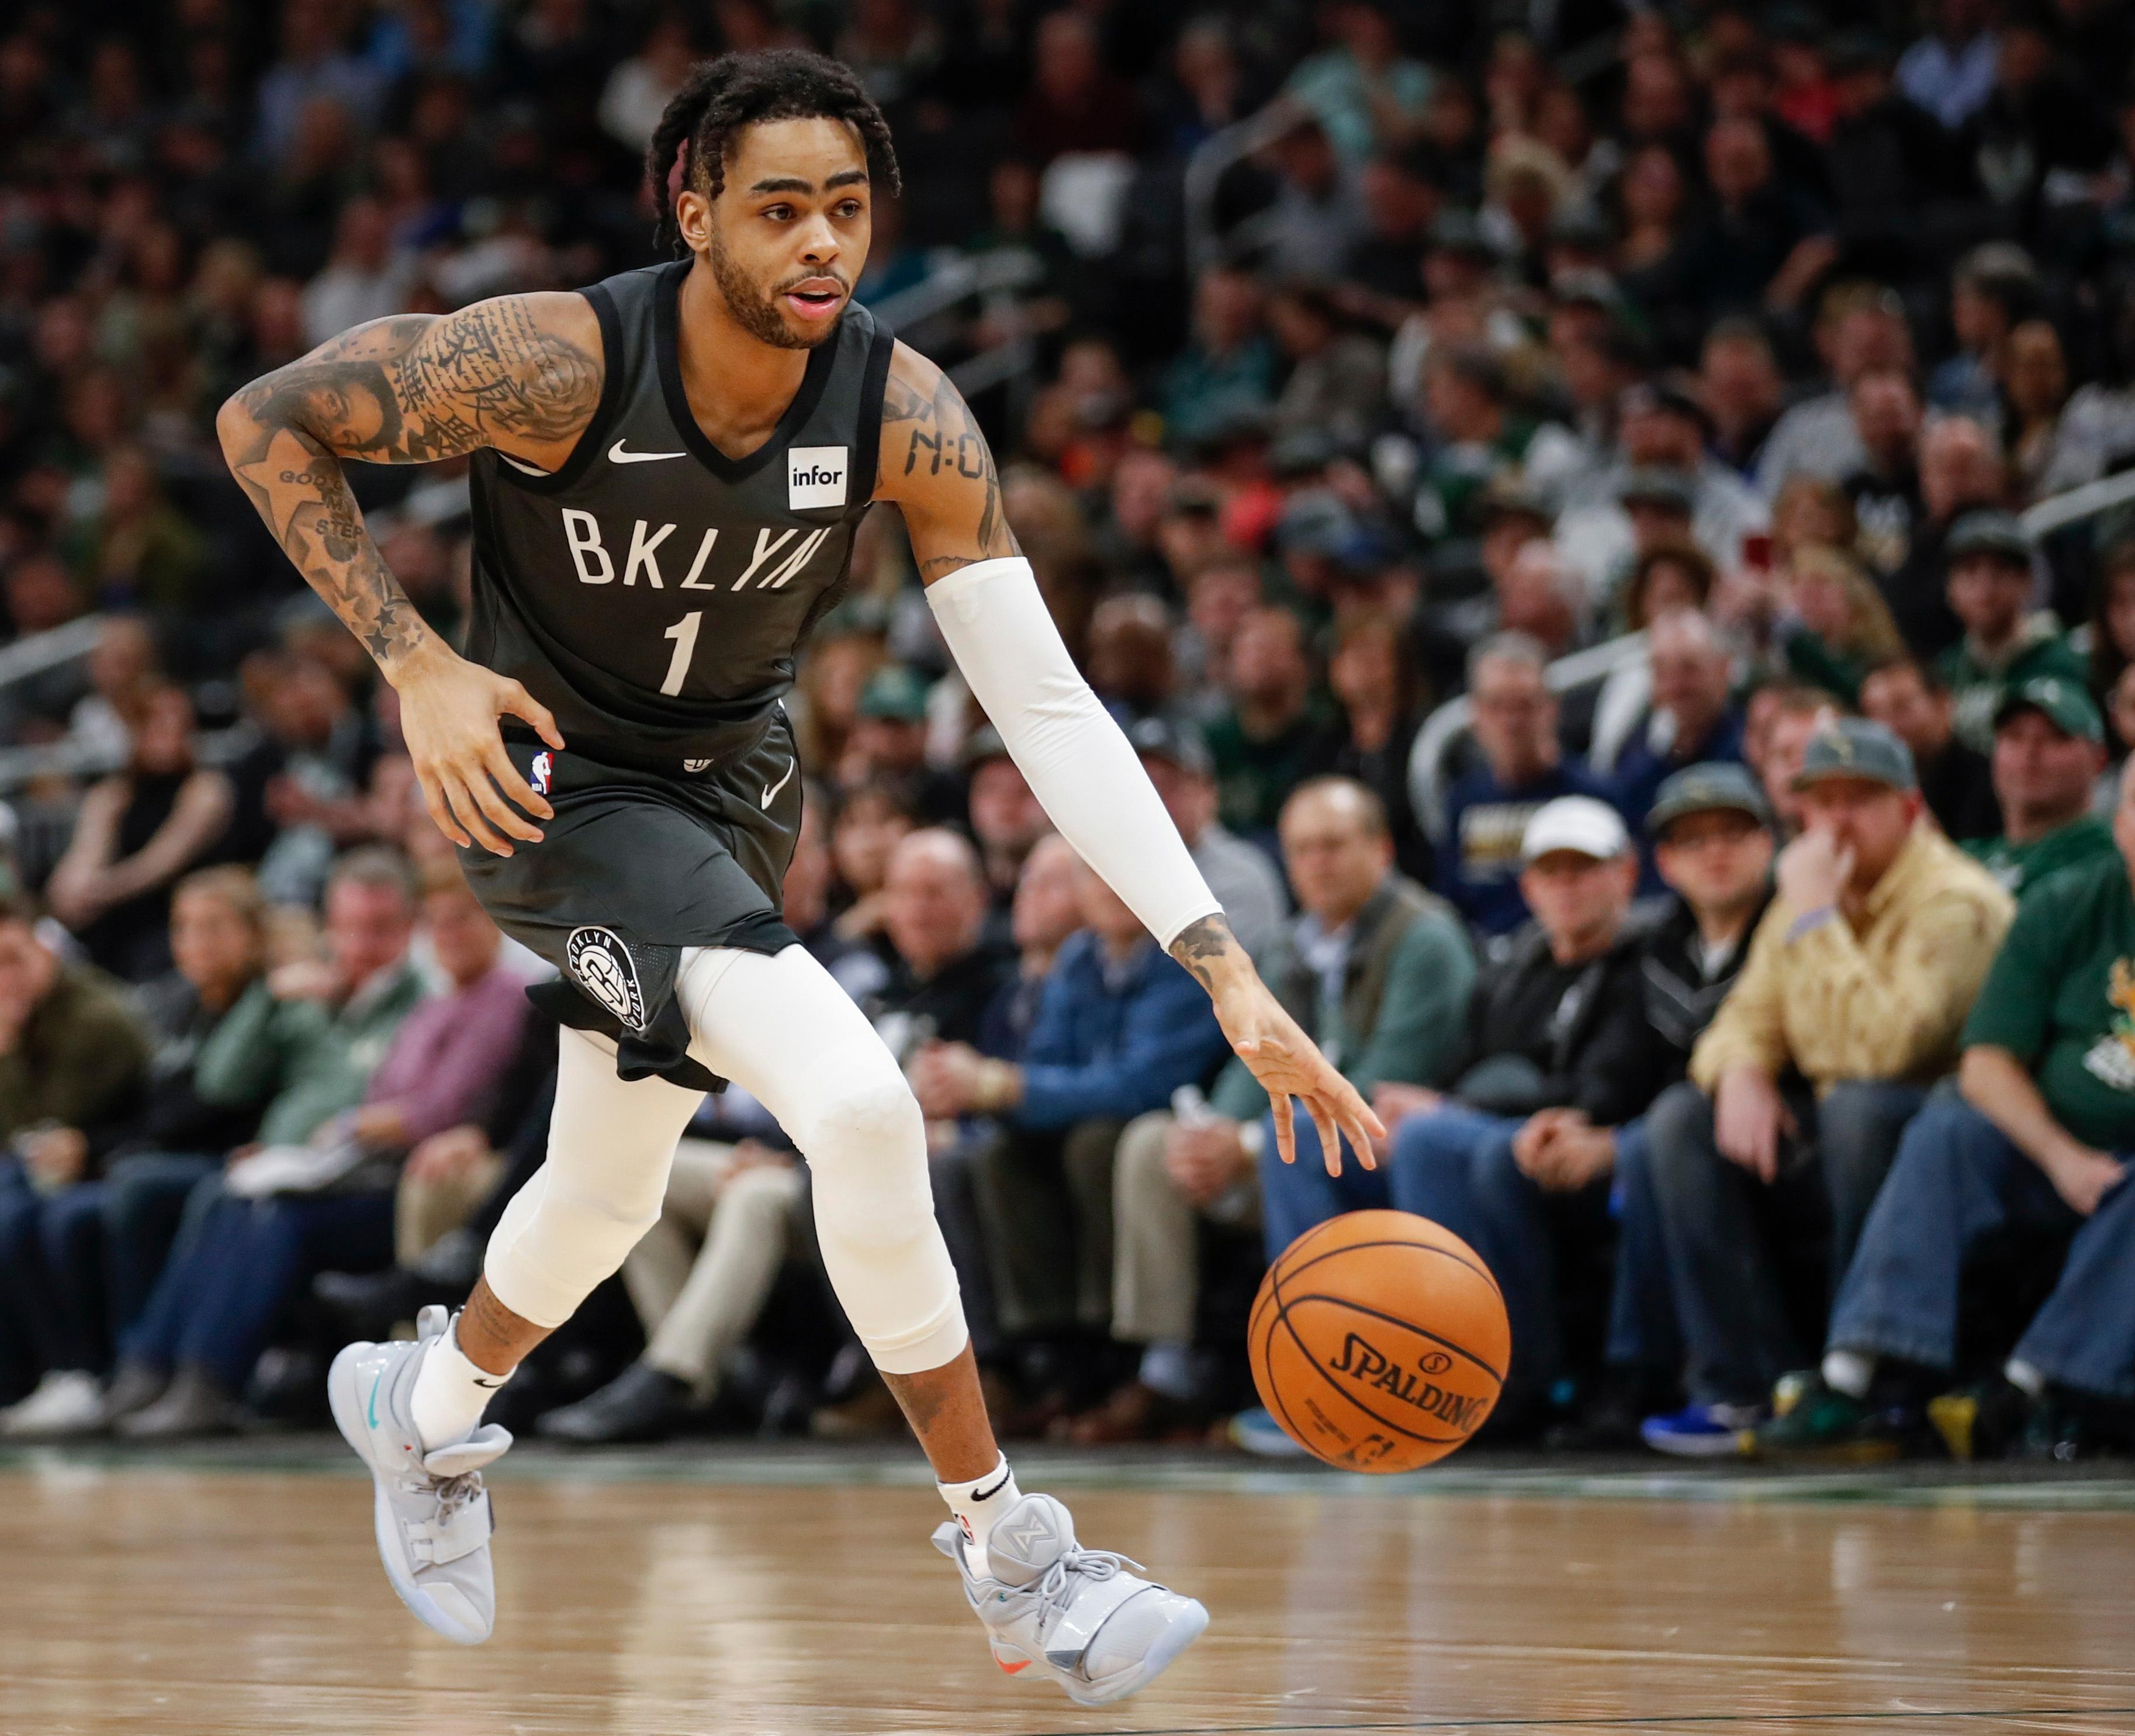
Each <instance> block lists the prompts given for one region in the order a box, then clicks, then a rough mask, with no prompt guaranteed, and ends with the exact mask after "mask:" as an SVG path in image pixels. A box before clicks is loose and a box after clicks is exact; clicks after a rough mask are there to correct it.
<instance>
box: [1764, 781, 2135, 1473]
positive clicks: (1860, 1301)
mask: <svg viewBox="0 0 2135 1736" xmlns="http://www.w3.org/2000/svg"><path fill="white" fill-rule="evenodd" d="M2113 830H2114V833H2115V836H2116V838H2117V840H2118V845H2119V848H2118V850H2117V851H2112V852H2109V853H2108V854H2105V855H2102V856H2099V857H2097V858H2095V859H2094V860H2093V861H2089V862H2087V863H2085V864H2084V866H2080V867H2075V868H2071V869H2070V870H2068V871H2067V872H2066V873H2065V874H2064V875H2061V876H2060V877H2059V879H2058V880H2056V882H2055V887H2056V890H2055V896H2054V897H2052V898H2051V899H2044V898H2041V899H2036V900H2031V901H2030V902H2028V903H2027V904H2025V905H2024V907H2023V908H2022V909H2021V910H2020V911H2019V912H2018V914H2017V917H2016V922H2015V924H2013V925H2012V927H2011V929H2010V930H2009V935H2008V938H2007V941H2006V942H2005V943H2003V945H2002V950H2001V952H2000V953H1999V954H1998V955H1997V958H1995V961H1994V967H1993V969H1992V971H1990V972H1988V973H1987V980H1986V982H1985V983H1984V984H1983V985H1982V987H1981V989H1980V992H1979V998H1978V1003H1977V1004H1976V1005H1975V1006H1973V1008H1972V1011H1971V1016H1970V1017H1969V1018H1968V1020H1967V1021H1966V1022H1965V1026H1964V1033H1963V1042H1964V1054H1963V1061H1962V1063H1961V1064H1960V1066H1959V1069H1958V1090H1957V1091H1949V1090H1943V1091H1939V1092H1937V1093H1935V1095H1934V1097H1933V1098H1930V1099H1929V1103H1928V1104H1927V1107H1926V1108H1924V1109H1923V1110H1922V1111H1921V1112H1920V1115H1919V1117H1918V1118H1916V1119H1915V1121H1914V1123H1913V1124H1912V1126H1911V1127H1909V1128H1908V1129H1907V1130H1906V1132H1905V1140H1904V1142H1903V1143H1902V1144H1900V1147H1899V1148H1898V1155H1897V1161H1895V1163H1894V1164H1893V1165H1892V1166H1891V1174H1890V1177H1889V1179H1888V1180H1887V1181H1886V1182H1885V1183H1884V1185H1883V1190H1882V1193H1881V1195H1879V1196H1878V1198H1877V1200H1876V1207H1875V1210H1873V1211H1872V1212H1871V1213H1870V1214H1869V1216H1868V1220H1867V1223H1866V1226H1865V1227H1864V1229H1862V1232H1861V1241H1860V1244H1859V1246H1858V1247H1857V1249H1855V1251H1854V1254H1853V1258H1852V1263H1850V1264H1849V1265H1848V1266H1847V1268H1846V1269H1845V1272H1844V1275H1843V1277H1842V1280H1841V1282H1840V1283H1839V1285H1838V1293H1837V1300H1836V1302H1834V1303H1833V1304H1832V1312H1831V1323H1830V1326H1829V1329H1828V1332H1827V1333H1826V1335H1825V1340H1824V1353H1823V1361H1822V1364H1821V1365H1820V1366H1819V1368H1818V1371H1817V1373H1816V1375H1814V1376H1813V1378H1812V1379H1810V1380H1808V1381H1806V1382H1804V1383H1802V1384H1801V1390H1800V1391H1799V1393H1798V1394H1797V1396H1796V1398H1795V1401H1794V1409H1792V1410H1791V1411H1790V1412H1789V1414H1788V1415H1787V1416H1786V1417H1785V1418H1783V1419H1781V1420H1779V1421H1778V1422H1774V1423H1769V1424H1768V1425H1766V1427H1765V1428H1762V1429H1760V1431H1759V1432H1758V1441H1757V1444H1758V1446H1759V1447H1760V1448H1761V1449H1762V1450H1764V1451H1765V1452H1789V1451H1800V1450H1803V1449H1805V1448H1806V1449H1810V1450H1828V1449H1830V1448H1832V1447H1849V1446H1853V1445H1856V1444H1857V1443H1881V1444H1883V1445H1884V1447H1885V1450H1886V1451H1888V1450H1891V1446H1890V1443H1892V1442H1893V1441H1894V1439H1895V1435H1896V1433H1898V1431H1900V1430H1901V1429H1903V1428H1905V1427H1907V1426H1908V1425H1910V1426H1915V1427H1916V1426H1917V1424H1918V1421H1919V1409H1918V1407H1919V1404H1920V1399H1922V1398H1923V1397H1924V1396H1926V1395H1927V1394H1932V1393H1934V1392H1935V1391H1936V1390H1937V1389H1939V1388H1941V1387H1943V1386H1944V1385H1946V1384H1948V1383H1949V1380H1951V1379H1952V1378H1953V1377H1958V1378H1962V1377H1963V1375H1965V1374H1966V1373H1967V1372H1968V1371H1967V1370H1964V1369H1963V1368H1961V1367H1960V1365H1959V1363H1958V1350H1959V1344H1958V1310H1959V1308H1960V1307H1963V1304H1964V1303H1965V1302H1966V1301H1967V1300H1968V1297H1967V1293H1966V1292H1967V1290H1968V1287H1969V1286H1968V1284H1967V1283H1966V1276H1967V1271H1968V1266H1969V1263H1970V1261H1971V1258H1972V1257H1973V1254H1975V1253H1976V1252H1978V1250H1979V1249H1981V1248H1982V1246H1983V1245H1984V1244H1985V1243H1986V1241H1987V1238H1988V1237H1989V1236H1990V1235H1992V1234H1994V1233H1995V1232H1996V1231H1997V1230H2006V1229H2012V1228H2016V1227H2018V1226H2023V1227H2027V1228H2034V1229H2041V1230H2045V1231H2047V1232H2049V1233H2050V1234H2052V1235H2053V1236H2054V1237H2055V1240H2056V1243H2057V1244H2059V1243H2060V1242H2061V1240H2062V1239H2066V1241H2065V1248H2066V1251H2065V1254H2062V1255H2061V1256H2060V1261H2059V1268H2060V1269H2059V1276H2058V1281H2057V1282H2056V1283H2055V1286H2054V1287H2053V1290H2052V1292H2051V1293H2050V1295H2048V1297H2046V1299H2045V1302H2043V1303H2042V1304H2041V1306H2040V1307H2039V1308H2038V1310H2037V1312H2036V1313H2034V1314H2033V1315H2032V1316H2031V1320H2030V1321H2029V1323H2028V1325H2027V1326H2026V1328H2025V1331H2024V1334H2023V1336H2021V1338H2020V1339H2018V1340H2017V1341H2016V1346H2015V1348H2014V1350H2013V1351H2012V1354H2011V1355H2010V1356H2009V1357H2008V1359H2007V1360H2006V1361H2005V1362H2004V1363H2003V1364H2002V1366H2001V1368H2000V1369H1999V1370H1995V1371H1992V1372H1990V1373H1985V1374H1984V1375H1983V1378H1981V1379H1979V1380H1976V1381H1973V1382H1971V1383H1969V1384H1967V1385H1965V1386H1963V1387H1960V1388H1959V1389H1958V1390H1956V1391H1955V1392H1952V1393H1949V1394H1946V1395H1945V1396H1944V1397H1943V1398H1941V1399H1939V1400H1936V1401H1934V1402H1931V1403H1929V1404H1928V1405H1927V1407H1926V1409H1927V1413H1928V1416H1929V1418H1930V1419H1931V1420H1932V1421H1933V1423H1934V1426H1935V1428H1937V1430H1938V1431H1939V1433H1941V1434H1942V1436H1943V1438H1944V1442H1945V1443H1946V1444H1947V1445H1948V1447H1949V1450H1950V1452H1951V1454H1952V1456H1953V1457H1957V1458H1960V1459H1975V1458H1980V1459H1983V1458H1998V1457H2002V1456H2003V1455H2005V1454H2012V1453H2014V1452H2019V1451H2022V1452H2031V1453H2036V1454H2038V1455H2040V1456H2041V1457H2050V1458H2052V1459H2055V1460H2066V1459H2070V1458H2073V1457H2077V1456H2079V1454H2080V1453H2081V1452H2083V1451H2084V1450H2085V1449H2086V1448H2088V1447H2092V1446H2094V1444H2095V1443H2096V1441H2097V1439H2098V1434H2097V1428H2098V1423H2099V1420H2100V1416H2101V1413H2104V1414H2110V1413H2112V1412H2113V1411H2117V1410H2118V1409H2122V1408H2123V1407H2124V1406H2125V1404H2127V1401H2128V1399H2130V1398H2131V1397H2135V1341H2131V1339H2130V1337H2129V1335H2128V1310H2127V1307H2126V1296H2127V1282H2128V1263H2129V1260H2130V1258H2135V1222H2131V1215H2135V1188H2131V1187H2129V1186H2127V1162H2126V1160H2125V1158H2124V1157H2122V1156H2120V1155H2118V1154H2120V1153H2123V1152H2127V1151H2128V1149H2129V1148H2130V1147H2131V1145H2135V1125H2131V1123H2130V1121H2129V1118H2128V1089H2129V1087H2130V1085H2131V1084H2135V1061H2131V1059H2130V1056H2129V1054H2128V1039H2127V1035H2126V1031H2127V1025H2128V1000H2129V998H2130V994H2131V984H2130V982H2129V981H2128V963H2127V960H2128V957H2129V955H2130V953H2131V951H2135V903H2131V900H2130V898H2129V894H2128V877H2129V872H2130V870H2129V862H2130V861H2132V860H2135V778H2130V779H2127V780H2124V781H2123V794H2122V800H2121V806H2120V807H2119V809H2118V812H2117V814H2116V815H2115V817H2114V822H2113ZM1908 1401H1910V1404H1909V1402H1908Z"/></svg>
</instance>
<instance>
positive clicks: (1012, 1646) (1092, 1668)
mask: <svg viewBox="0 0 2135 1736" xmlns="http://www.w3.org/2000/svg"><path fill="white" fill-rule="evenodd" d="M934 1547H935V1548H936V1549H939V1550H941V1552H942V1554H945V1555H946V1556H947V1557H948V1558H949V1559H951V1561H953V1562H955V1563H956V1571H957V1572H958V1573H959V1574H962V1575H963V1579H964V1596H965V1597H966V1598H967V1599H968V1600H969V1601H970V1603H971V1608H972V1610H973V1612H975V1613H976V1615H977V1616H978V1618H979V1619H980V1621H981V1622H985V1625H986V1629H987V1632H988V1636H989V1637H990V1639H991V1641H992V1642H993V1651H994V1661H995V1663H997V1664H999V1665H1000V1666H1001V1668H1002V1669H1003V1670H1005V1671H1007V1672H1008V1674H1009V1675H1022V1674H1023V1672H1024V1671H1026V1670H1031V1669H1035V1670H1038V1671H1041V1672H1043V1674H1044V1675H1047V1676H1049V1677H1050V1678H1051V1679H1052V1680H1054V1681H1056V1682H1058V1683H1059V1684H1060V1685H1061V1687H1062V1688H1063V1689H1064V1690H1067V1697H1068V1699H1070V1700H1073V1701H1074V1702H1075V1703H1076V1704H1077V1705H1083V1706H1101V1705H1103V1704H1106V1702H1107V1701H1110V1700H1121V1699H1124V1698H1125V1697H1126V1695H1130V1694H1131V1693H1133V1692H1134V1691H1135V1690H1136V1689H1138V1688H1145V1687H1146V1686H1148V1685H1149V1684H1150V1683H1151V1682H1153V1681H1155V1680H1156V1678H1157V1677H1158V1675H1160V1674H1161V1673H1162V1672H1163V1671H1164V1667H1165V1666H1167V1665H1168V1664H1169V1663H1170V1662H1171V1661H1172V1660H1173V1659H1174V1658H1175V1657H1177V1656H1179V1653H1180V1652H1182V1651H1184V1650H1185V1649H1186V1648H1187V1647H1188V1646H1191V1645H1192V1644H1193V1642H1194V1641H1196V1640H1198V1639H1199V1638H1200V1637H1201V1634H1202V1630H1203V1629H1204V1628H1206V1627H1208V1611H1207V1610H1205V1609H1203V1607H1201V1606H1200V1605H1199V1604H1198V1603H1195V1602H1194V1601H1193V1598H1185V1597H1181V1596H1180V1595H1179V1593H1177V1592H1175V1591H1170V1590H1168V1589H1167V1588H1164V1587H1163V1586H1161V1585H1152V1584H1150V1582H1149V1581H1148V1580H1146V1579H1137V1578H1135V1576H1134V1575H1133V1574H1130V1573H1129V1572H1127V1571H1126V1569H1129V1568H1130V1567H1134V1568H1139V1567H1140V1565H1141V1564H1140V1562H1138V1561H1130V1560H1128V1559H1126V1556H1124V1555H1115V1554H1108V1553H1106V1552H1105V1551H1103V1550H1100V1549H1082V1548H1081V1547H1080V1546H1078V1545H1077V1543H1076V1541H1075V1522H1074V1520H1072V1519H1070V1518H1069V1517H1068V1516H1067V1508H1065V1507H1063V1506H1061V1505H1060V1503H1059V1502H1058V1501H1055V1500H1054V1499H1053V1497H1052V1496H1049V1495H1026V1496H1024V1498H1023V1499H1022V1500H1021V1501H1018V1502H1017V1503H1016V1504H1015V1505H1014V1506H1012V1507H1010V1508H1009V1510H1008V1511H1007V1512H1006V1513H1005V1514H1004V1515H1002V1516H1001V1518H1000V1520H998V1521H997V1522H996V1523H995V1526H994V1528H993V1532H992V1535H990V1537H988V1538H987V1540H986V1555H987V1559H988V1563H989V1564H990V1566H991V1568H992V1569H993V1572H992V1573H991V1574H990V1575H989V1576H987V1577H985V1578H980V1577H979V1576H978V1575H977V1574H974V1573H973V1572H972V1571H971V1564H970V1563H969V1562H968V1561H967V1560H966V1559H965V1554H964V1550H965V1547H966V1544H965V1540H964V1532H963V1528H962V1527H961V1525H958V1524H957V1523H956V1521H955V1520H950V1521H949V1522H948V1523H947V1524H946V1525H942V1527H941V1528H940V1529H939V1530H937V1531H936V1532H935V1533H934Z"/></svg>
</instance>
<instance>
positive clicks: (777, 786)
mask: <svg viewBox="0 0 2135 1736" xmlns="http://www.w3.org/2000/svg"><path fill="white" fill-rule="evenodd" d="M795 764H796V762H795V761H793V760H792V759H788V760H787V762H786V772H785V776H783V777H782V778H779V780H778V782H777V783H774V784H772V786H771V788H769V789H767V790H766V791H765V792H764V793H763V805H764V806H765V807H770V806H771V798H772V797H773V796H775V795H777V793H779V791H781V790H782V789H784V788H786V779H787V778H791V777H792V775H793V768H794V765H795Z"/></svg>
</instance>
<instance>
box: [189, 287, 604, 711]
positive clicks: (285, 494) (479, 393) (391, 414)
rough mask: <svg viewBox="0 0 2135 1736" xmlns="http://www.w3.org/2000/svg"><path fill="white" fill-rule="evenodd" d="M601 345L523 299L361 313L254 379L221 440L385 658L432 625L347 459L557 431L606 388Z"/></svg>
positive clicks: (257, 497)
mask: <svg viewBox="0 0 2135 1736" xmlns="http://www.w3.org/2000/svg"><path fill="white" fill-rule="evenodd" d="M600 390H601V368H600V363H599V361H598V357H597V356H593V355H592V354H589V353H588V352H587V351H586V350H584V349H583V348H582V347H579V345H577V344H575V343H573V342H569V340H568V339H565V338H564V337H559V336H558V335H557V334H556V333H554V332H548V331H545V330H543V329H542V328H541V327H540V326H538V325H537V324H536V323H535V321H534V319H533V318H532V316H531V314H530V313H529V311H528V309H527V307H526V305H525V303H524V302H523V301H522V300H520V299H518V298H505V299H502V300H498V301H493V302H483V303H477V304H476V305H475V306H474V307H472V308H465V309H463V310H462V311H461V312H460V313H454V314H449V315H446V316H444V317H443V318H438V317H433V316H428V315H416V314H411V315H406V316H403V317H400V318H392V319H384V320H379V321H376V322H373V323H372V324H370V325H367V326H360V327H356V329H355V330H354V331H351V332H345V333H343V334H342V335H341V337H336V338H334V339H332V341H330V342H327V343H326V344H323V345H322V346H321V347H319V348H318V349H317V350H315V351H313V352H312V353H311V354H310V355H308V356H303V357H302V358H301V359H299V360H298V361H293V362H291V363H289V364H288V366H285V367H282V368H278V369H277V370H276V371H274V372H273V373H271V374H269V375H266V376H264V377H263V378H261V379H259V380H257V381H254V382H253V383H252V384H251V385H250V386H246V387H245V388H244V389H243V390H241V391H240V392H239V393H238V394H237V395H236V396H235V397H234V398H233V399H232V400H230V403H229V404H227V405H225V406H224V409H223V413H222V415H221V416H220V418H219V419H218V429H219V431H220V434H221V436H222V443H223V450H224V453H225V456H226V457H227V458H228V459H229V461H230V470H231V472H232V473H233V474H234V475H235V477H236V478H237V480H238V482H240V484H241V485H242V486H243V487H244V491H245V492H246V494H247V495H248V496H249V498H250V499H251V502H252V504H253V506H254V507H255V508H256V509H257V510H258V512H259V516H261V517H262V518H263V519H264V520H265V521H266V524H267V526H268V529H269V531H272V532H273V533H274V538H275V540H276V541H278V542H279V543H280V544H281V545H282V547H283V550H285V551H286V552H287V553H288V556H289V558H290V560H292V561H293V562H294V563H295V564H296V566H297V569H298V571H300V572H301V573H303V575H304V577H305V579H306V580H307V582H308V583H309V584H311V585H312V589H315V590H317V592H318V593H319V594H320V595H321V596H322V597H324V598H325V599H326V600H327V602H328V603H329V604H332V606H333V609H334V611H335V613H337V614H338V615H339V616H340V617H341V619H342V620H343V621H344V622H345V623H347V625H348V627H349V628H350V629H351V631H352V632H353V633H355V634H356V637H357V638H359V639H361V641H362V642H363V643H364V646H365V647H366V649H367V650H368V651H369V652H370V654H371V656H372V657H374V658H375V659H376V660H377V661H378V662H379V663H380V665H381V666H382V667H386V668H388V669H389V670H390V667H392V665H393V663H394V662H395V661H396V660H397V659H398V658H399V657H401V656H403V655H404V654H405V653H406V652H409V651H410V650H412V649H413V648H414V647H415V646H416V645H417V644H418V643H420V641H421V640H422V638H424V633H425V629H424V627H423V624H422V622H421V620H420V618H419V617H418V615H417V614H416V613H415V610H414V605H413V604H411V603H410V602H409V599H408V596H407V594H406V593H405V592H404V590H402V589H401V588H400V585H399V581H398V580H397V579H395V578H394V576H393V575H392V574H391V573H390V571H389V570H387V568H386V566H385V562H384V561H383V560H381V559H380V555H379V553H378V550H377V548H376V546H375V545H374V544H373V543H372V541H371V540H370V535H369V533H368V532H367V531H366V530H365V529H364V526H363V519H362V515H361V512H359V511H358V509H357V507H356V498H355V497H354V495H353V494H351V492H350V491H349V487H348V479H347V478H346V476H345V475H344V474H343V473H342V471H341V463H340V462H339V461H340V460H341V459H342V458H361V459H363V460H365V461H366V462H367V463H378V464H396V463H398V464H407V463H428V462H430V461H432V460H434V459H438V458H454V457H458V456H460V455H462V454H464V453H470V452H472V451H474V450H476V449H478V448H480V447H483V446H489V445H495V444H537V445H539V444H554V443H557V442H560V441H563V440H565V439H569V438H570V437H571V436H572V435H573V434H575V433H576V432H577V431H578V430H579V429H581V428H583V426H584V425H585V423H586V422H587V420H588V419H589V418H590V416H591V415H592V414H593V410H594V407H595V406H596V405H597V404H598V401H599V398H600Z"/></svg>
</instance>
